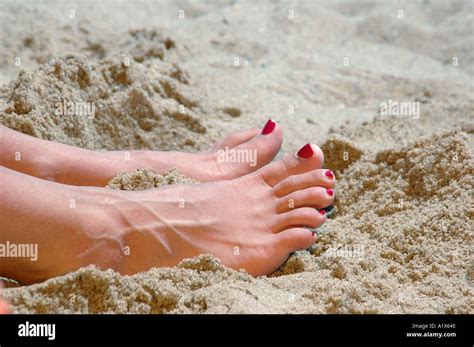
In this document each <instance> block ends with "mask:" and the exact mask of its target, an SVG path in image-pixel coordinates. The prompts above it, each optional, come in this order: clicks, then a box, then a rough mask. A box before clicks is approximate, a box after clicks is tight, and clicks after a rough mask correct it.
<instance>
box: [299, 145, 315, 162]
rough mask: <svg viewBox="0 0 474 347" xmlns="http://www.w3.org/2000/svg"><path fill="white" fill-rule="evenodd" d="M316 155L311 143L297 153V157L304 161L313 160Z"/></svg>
mask: <svg viewBox="0 0 474 347" xmlns="http://www.w3.org/2000/svg"><path fill="white" fill-rule="evenodd" d="M313 154H314V151H313V147H311V143H307V144H306V145H304V146H303V147H301V149H300V150H299V151H298V153H296V155H297V156H298V157H300V158H303V159H308V158H311V157H312V156H313Z"/></svg>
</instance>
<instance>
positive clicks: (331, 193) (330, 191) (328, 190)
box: [326, 189, 334, 196]
mask: <svg viewBox="0 0 474 347" xmlns="http://www.w3.org/2000/svg"><path fill="white" fill-rule="evenodd" d="M326 193H328V195H329V196H333V195H334V190H332V189H326Z"/></svg>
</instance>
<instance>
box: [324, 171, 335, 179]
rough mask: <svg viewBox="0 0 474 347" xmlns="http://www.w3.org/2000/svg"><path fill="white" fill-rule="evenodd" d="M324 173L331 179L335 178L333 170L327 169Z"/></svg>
mask: <svg viewBox="0 0 474 347" xmlns="http://www.w3.org/2000/svg"><path fill="white" fill-rule="evenodd" d="M324 174H325V175H326V176H327V177H329V178H330V179H333V178H334V174H333V173H332V171H329V170H327V171H326V172H325V173H324Z"/></svg>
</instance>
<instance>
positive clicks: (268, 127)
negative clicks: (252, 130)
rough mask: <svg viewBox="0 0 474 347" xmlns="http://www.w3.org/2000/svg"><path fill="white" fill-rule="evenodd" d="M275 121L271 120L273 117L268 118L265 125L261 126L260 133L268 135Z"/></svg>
mask: <svg viewBox="0 0 474 347" xmlns="http://www.w3.org/2000/svg"><path fill="white" fill-rule="evenodd" d="M276 124H277V123H276V122H274V121H273V119H269V120H268V122H267V124H265V126H264V127H263V130H262V135H268V134H271V133H272V131H273V129H275V125H276Z"/></svg>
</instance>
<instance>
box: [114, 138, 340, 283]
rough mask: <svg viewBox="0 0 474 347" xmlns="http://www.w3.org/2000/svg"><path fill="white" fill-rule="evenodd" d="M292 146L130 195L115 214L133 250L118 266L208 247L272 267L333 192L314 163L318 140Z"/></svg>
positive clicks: (235, 262)
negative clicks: (204, 180) (217, 173)
mask: <svg viewBox="0 0 474 347" xmlns="http://www.w3.org/2000/svg"><path fill="white" fill-rule="evenodd" d="M298 153H299V154H300V156H299V158H297V157H296V156H295V155H294V154H288V155H286V156H284V157H283V158H282V160H279V161H276V162H274V163H271V164H269V165H267V166H265V167H263V168H261V169H260V170H258V171H256V172H254V173H251V174H248V175H246V176H243V177H240V178H237V179H234V180H229V181H220V182H214V183H210V184H203V185H195V186H192V185H191V186H189V185H181V186H178V187H175V188H170V189H163V190H157V191H147V192H139V193H137V194H135V197H134V200H135V202H131V200H129V202H131V203H130V205H129V206H128V208H126V209H125V208H124V209H122V211H123V213H122V214H121V216H122V218H123V221H124V222H125V227H124V228H123V229H122V230H123V235H124V241H125V244H127V245H129V247H130V252H131V253H130V254H131V255H132V254H135V255H134V256H131V255H130V256H129V257H124V258H123V260H124V261H123V262H122V264H121V266H120V267H119V271H120V272H122V273H125V274H131V273H135V272H138V271H143V270H146V269H149V268H151V267H154V266H173V265H176V264H177V263H178V262H179V261H181V260H182V259H184V258H190V257H193V256H196V255H198V254H202V253H211V254H213V255H214V256H216V257H218V258H219V259H220V260H221V261H222V262H223V264H225V265H227V266H230V267H232V268H234V269H241V268H243V269H245V270H247V271H248V272H249V273H250V274H252V275H254V276H258V275H266V274H269V273H271V272H273V271H274V270H276V269H277V268H278V267H279V266H280V265H282V264H283V262H284V261H285V260H286V259H287V258H288V256H289V254H290V253H292V252H294V251H296V250H301V249H306V248H308V247H309V246H311V245H312V244H313V243H314V242H315V241H316V235H315V234H313V233H312V232H311V231H309V230H307V229H305V228H304V226H309V227H311V228H316V227H319V226H320V225H321V224H323V223H324V222H325V216H324V211H321V210H320V209H322V208H324V207H326V206H328V205H330V204H331V203H332V202H333V199H334V191H333V190H332V189H331V188H332V187H333V185H334V176H333V175H332V173H331V172H330V171H328V170H321V167H322V164H323V154H322V152H321V150H320V149H319V147H317V146H315V145H311V144H308V145H306V146H304V147H303V148H302V149H301V150H300V151H299V152H298ZM180 201H181V203H182V204H181V207H180ZM125 211H126V212H125ZM150 255H156V256H150Z"/></svg>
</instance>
